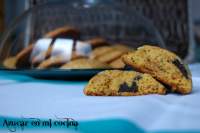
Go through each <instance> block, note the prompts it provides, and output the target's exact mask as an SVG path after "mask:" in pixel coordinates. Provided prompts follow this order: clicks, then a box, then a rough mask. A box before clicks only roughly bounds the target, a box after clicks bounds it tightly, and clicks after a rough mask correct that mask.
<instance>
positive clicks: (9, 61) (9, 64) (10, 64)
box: [3, 57, 17, 69]
mask: <svg viewBox="0 0 200 133" xmlns="http://www.w3.org/2000/svg"><path fill="white" fill-rule="evenodd" d="M16 61H17V59H16V57H8V58H6V59H5V60H4V61H3V66H4V67H6V68H9V69H15V68H16Z"/></svg>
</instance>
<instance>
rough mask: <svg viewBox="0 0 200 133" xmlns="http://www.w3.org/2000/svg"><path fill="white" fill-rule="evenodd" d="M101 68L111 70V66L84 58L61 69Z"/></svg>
mask: <svg viewBox="0 0 200 133" xmlns="http://www.w3.org/2000/svg"><path fill="white" fill-rule="evenodd" d="M99 68H100V69H103V68H109V66H108V65H107V64H105V63H102V62H99V61H97V60H92V59H86V58H82V59H76V60H73V61H70V62H68V63H66V64H64V65H63V66H61V68H60V69H99Z"/></svg>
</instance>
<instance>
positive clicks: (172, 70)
mask: <svg viewBox="0 0 200 133" xmlns="http://www.w3.org/2000/svg"><path fill="white" fill-rule="evenodd" d="M123 61H124V62H125V64H127V65H130V66H132V67H133V68H134V69H136V70H138V71H140V72H143V73H148V74H150V75H152V76H153V77H154V78H156V79H157V80H158V81H160V82H162V83H163V84H165V85H166V86H169V87H170V89H171V91H175V92H178V93H181V94H187V93H190V92H191V91H192V79H191V72H190V71H189V69H188V67H187V65H185V64H184V63H183V61H182V60H181V59H180V58H179V57H178V56H177V55H176V54H174V53H172V52H170V51H168V50H165V49H162V48H160V47H156V46H148V45H145V46H142V47H139V48H138V49H137V50H136V51H135V52H130V53H128V54H126V55H124V56H123Z"/></svg>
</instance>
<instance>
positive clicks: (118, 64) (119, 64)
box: [109, 58, 125, 69]
mask: <svg viewBox="0 0 200 133" xmlns="http://www.w3.org/2000/svg"><path fill="white" fill-rule="evenodd" d="M109 65H110V66H111V68H116V69H120V68H124V67H125V63H124V62H123V61H122V58H118V59H116V60H114V61H112V62H110V64H109Z"/></svg>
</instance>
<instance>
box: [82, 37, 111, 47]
mask: <svg viewBox="0 0 200 133" xmlns="http://www.w3.org/2000/svg"><path fill="white" fill-rule="evenodd" d="M85 42H86V43H88V44H91V46H92V48H96V47H99V46H107V45H110V44H109V43H108V42H107V41H106V40H105V39H103V38H100V37H96V38H92V39H90V40H87V41H85Z"/></svg>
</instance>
